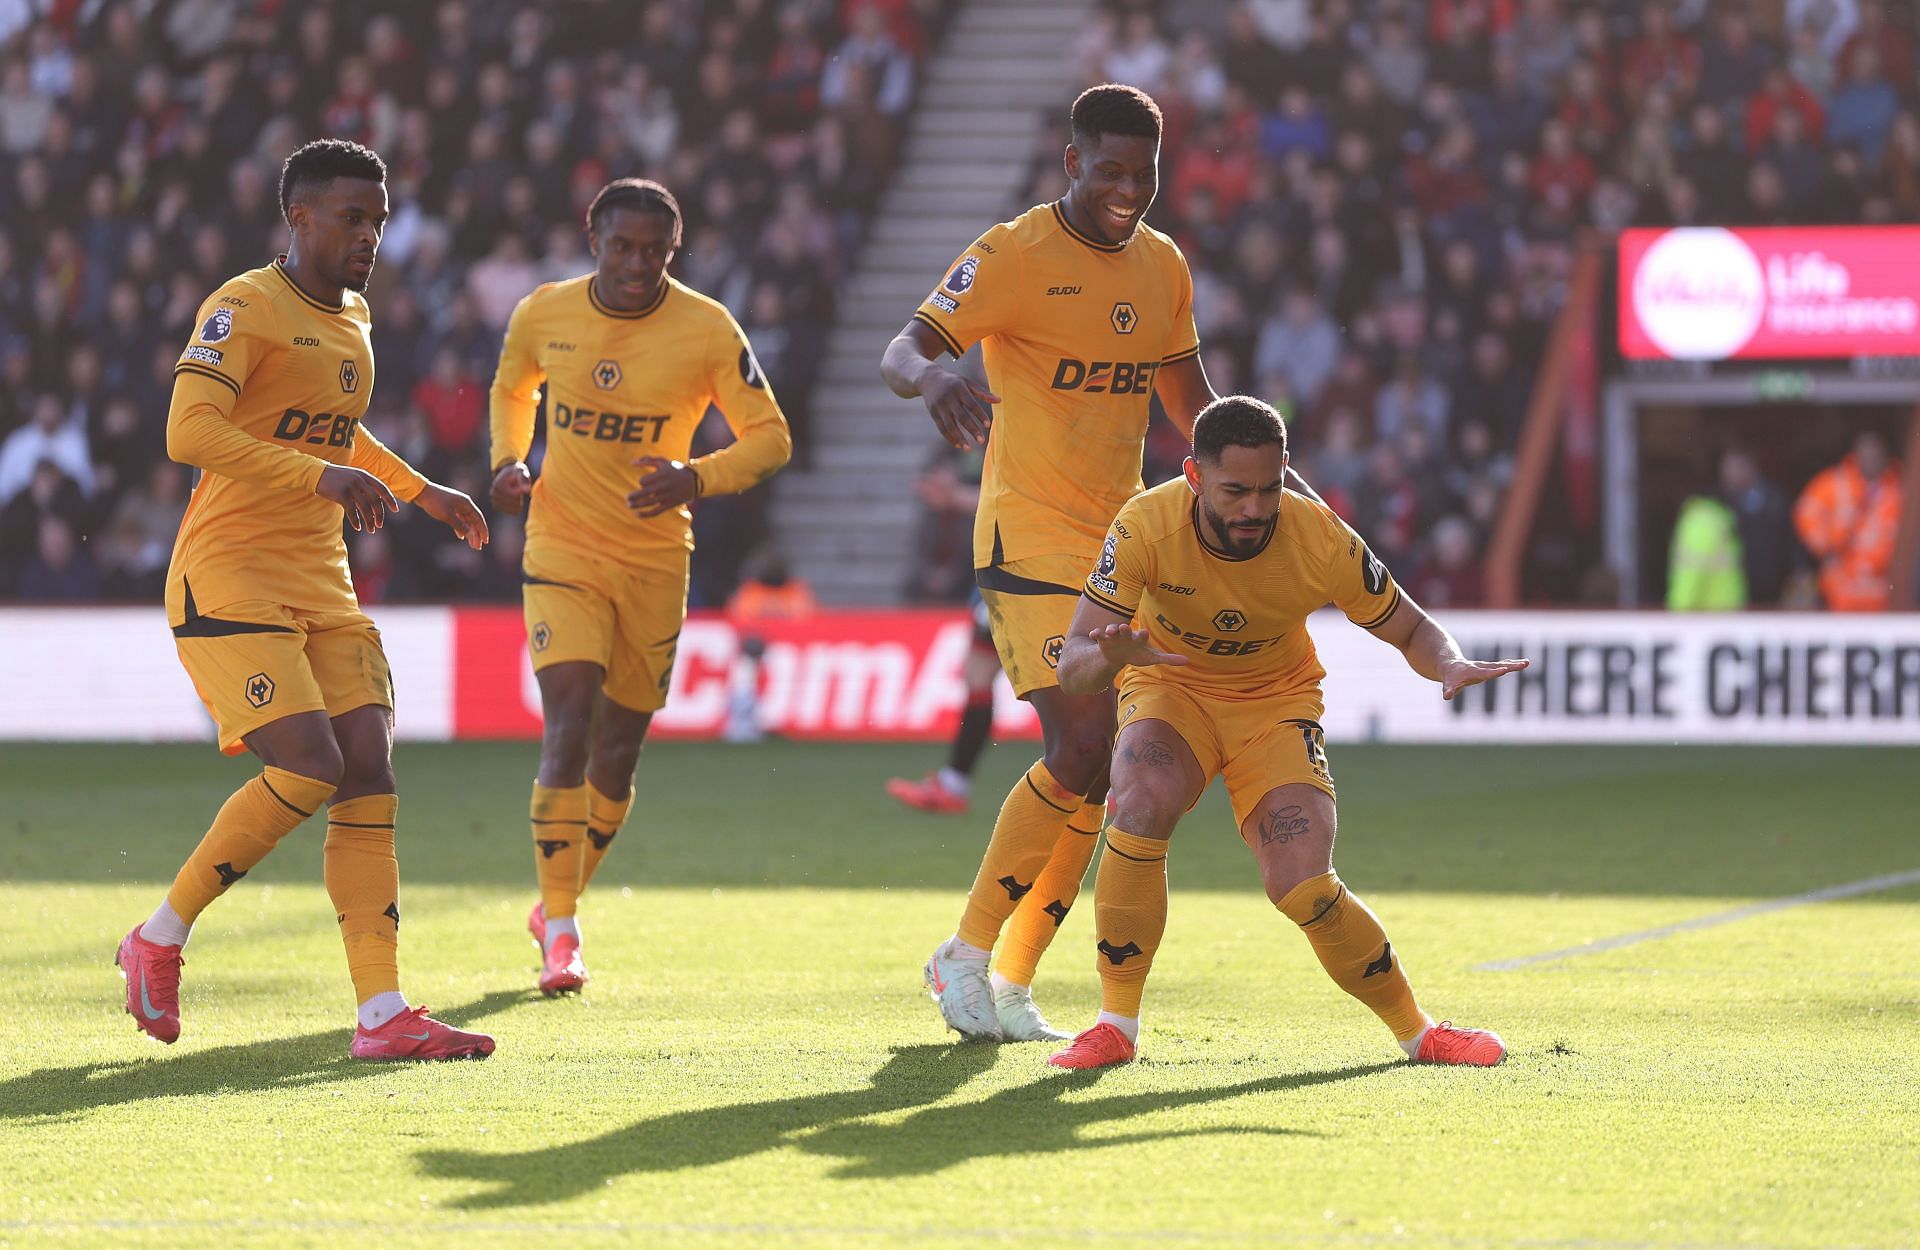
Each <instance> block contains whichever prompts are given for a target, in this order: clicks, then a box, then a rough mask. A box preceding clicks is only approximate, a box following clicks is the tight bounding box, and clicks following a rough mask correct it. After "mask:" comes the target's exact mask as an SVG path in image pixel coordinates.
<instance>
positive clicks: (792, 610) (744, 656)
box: [722, 547, 819, 742]
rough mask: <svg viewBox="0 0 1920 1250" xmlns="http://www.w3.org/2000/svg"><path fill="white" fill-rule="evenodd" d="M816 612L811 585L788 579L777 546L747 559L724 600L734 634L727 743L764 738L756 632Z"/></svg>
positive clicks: (761, 652) (760, 643) (760, 644)
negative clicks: (736, 645)
mask: <svg viewBox="0 0 1920 1250" xmlns="http://www.w3.org/2000/svg"><path fill="white" fill-rule="evenodd" d="M818 609H819V604H818V603H817V602H816V601H815V599H814V597H813V589H812V587H810V586H808V585H807V584H806V582H804V581H802V580H801V579H799V578H797V577H795V576H794V575H793V572H792V570H791V569H790V568H789V567H788V565H787V558H786V556H785V555H783V554H782V553H781V552H780V551H779V550H778V549H777V548H774V547H764V548H762V549H761V550H759V551H757V552H755V553H754V555H753V556H752V557H751V558H750V559H749V561H748V563H747V575H746V577H745V579H744V580H742V582H741V583H740V588H739V589H738V590H736V591H735V592H734V593H733V597H732V598H730V599H729V600H728V601H727V619H728V620H729V621H730V622H732V624H733V627H734V629H735V631H737V632H738V634H739V636H740V650H739V652H738V653H737V654H736V655H735V658H734V664H733V672H732V674H731V675H730V678H729V681H728V683H727V723H726V728H725V729H724V730H723V731H722V736H723V737H724V738H725V739H726V740H727V741H728V742H758V741H759V740H760V739H761V738H762V737H764V736H765V734H766V731H765V729H764V728H763V726H762V725H761V723H760V661H761V659H762V658H763V657H764V656H765V655H766V652H767V642H766V638H765V636H764V634H763V633H762V631H763V630H764V629H765V627H766V626H767V625H768V624H769V623H770V622H775V621H798V620H805V619H806V618H807V617H809V616H812V615H813V614H814V612H816V611H817V610H818Z"/></svg>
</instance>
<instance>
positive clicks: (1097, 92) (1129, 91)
mask: <svg viewBox="0 0 1920 1250" xmlns="http://www.w3.org/2000/svg"><path fill="white" fill-rule="evenodd" d="M1071 119H1072V122H1073V141H1074V143H1075V144H1077V145H1078V146H1080V147H1083V148H1086V147H1091V146H1093V145H1094V144H1096V143H1098V142H1100V138H1101V136H1102V135H1137V136H1138V137H1140V138H1142V139H1152V140H1153V141H1154V142H1155V143H1158V142H1159V141H1160V106H1159V105H1158V104H1155V103H1154V102H1153V97H1152V96H1150V95H1148V94H1147V93H1146V92H1144V91H1142V90H1140V88H1138V87H1129V86H1126V85H1125V84H1123V83H1117V82H1103V83H1101V84H1100V85H1099V86H1097V87H1088V88H1087V89H1086V90H1085V91H1082V92H1081V93H1080V98H1079V99H1077V100H1075V101H1074V102H1073V112H1072V114H1071Z"/></svg>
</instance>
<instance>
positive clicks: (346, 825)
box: [327, 816, 393, 829]
mask: <svg viewBox="0 0 1920 1250" xmlns="http://www.w3.org/2000/svg"><path fill="white" fill-rule="evenodd" d="M327 823H328V824H330V825H339V826H340V827H341V828H342V829H391V828H393V826H392V825H363V824H361V823H360V822H359V821H355V820H335V819H333V818H332V817H331V816H329V817H328V818H327Z"/></svg>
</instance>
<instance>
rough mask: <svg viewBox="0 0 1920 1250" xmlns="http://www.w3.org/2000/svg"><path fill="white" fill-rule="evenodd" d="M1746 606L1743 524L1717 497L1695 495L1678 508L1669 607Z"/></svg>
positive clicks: (1692, 609)
mask: <svg viewBox="0 0 1920 1250" xmlns="http://www.w3.org/2000/svg"><path fill="white" fill-rule="evenodd" d="M1746 606H1747V574H1746V569H1745V568H1744V567H1743V565H1742V562H1741V550H1740V521H1739V518H1737V517H1735V516H1734V514H1733V509H1732V508H1729V507H1728V506H1727V505H1726V504H1724V503H1721V502H1720V501H1719V500H1718V499H1713V498H1710V497H1708V496H1706V495H1695V496H1693V497H1692V498H1690V499H1688V500H1687V501H1686V502H1685V503H1683V504H1681V505H1680V519H1679V521H1677V522H1676V523H1675V524H1674V527H1673V549H1672V552H1671V555H1670V557H1669V559H1668V562H1667V607H1668V608H1669V609H1670V610H1672V611H1675V612H1732V611H1736V610H1738V609H1740V608H1744V607H1746Z"/></svg>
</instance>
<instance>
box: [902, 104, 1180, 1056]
mask: <svg viewBox="0 0 1920 1250" xmlns="http://www.w3.org/2000/svg"><path fill="white" fill-rule="evenodd" d="M1071 122H1072V132H1073V133H1072V142H1071V143H1070V144H1068V146H1067V149H1066V156H1065V160H1066V173H1067V179H1068V182H1069V190H1068V192H1067V194H1066V196H1065V197H1064V198H1062V199H1061V200H1060V201H1059V202H1057V203H1053V204H1042V205H1040V206H1038V207H1036V208H1032V209H1029V210H1028V211H1027V212H1025V213H1023V214H1021V215H1020V216H1019V217H1017V218H1015V219H1014V220H1013V221H1010V222H1006V223H1004V224H1001V225H998V226H995V227H993V228H992V229H991V230H989V231H987V232H986V233H985V234H984V235H982V236H980V238H979V239H978V240H977V241H976V242H975V243H974V244H973V246H971V247H969V248H968V249H967V250H966V251H965V252H964V253H963V254H962V255H961V256H960V258H959V260H958V261H957V262H956V263H955V264H954V266H953V268H952V269H951V270H950V271H949V272H948V273H947V275H946V277H945V278H944V279H943V280H942V281H941V283H940V285H939V287H938V288H936V289H935V290H934V292H933V293H932V294H931V295H929V296H928V297H927V300H926V302H925V303H924V304H922V305H921V306H920V309H919V311H917V312H915V313H914V315H913V320H912V321H910V322H908V323H907V327H906V328H905V329H904V330H902V331H901V332H900V334H899V335H898V336H897V337H896V338H895V339H894V340H893V342H892V343H890V344H889V345H888V346H887V351H886V356H885V358H884V359H883V361H882V362H881V373H882V374H883V375H884V377H885V378H886V380H887V384H888V386H890V387H891V388H892V389H893V391H894V393H895V394H897V395H900V396H902V397H907V398H911V397H914V396H918V397H920V398H921V399H922V400H924V401H925V403H926V406H927V411H928V413H930V414H931V415H932V417H933V420H934V423H935V424H936V425H938V426H939V428H940V432H941V433H942V434H943V435H944V436H945V437H946V438H947V440H948V441H949V442H951V443H952V444H953V445H954V446H956V447H958V448H961V449H962V450H965V449H968V448H970V447H973V446H977V445H980V444H982V443H985V444H986V446H987V462H986V473H985V476H984V478H983V480H982V483H981V491H980V506H979V510H978V512H977V513H976V515H975V521H974V538H973V545H974V551H973V562H974V569H975V580H976V582H977V584H978V585H979V587H980V591H981V595H982V597H983V598H984V599H985V601H986V606H987V613H988V617H989V619H990V621H991V623H992V629H993V637H994V642H995V644H996V645H997V646H998V648H999V651H1000V662H1001V666H1002V667H1003V668H1004V669H1005V671H1006V673H1007V677H1008V679H1009V680H1010V681H1011V682H1012V684H1013V689H1014V693H1015V694H1017V695H1019V696H1020V697H1021V698H1023V699H1026V700H1028V701H1029V702H1030V703H1032V704H1033V708H1034V711H1035V712H1036V713H1037V714H1038V716H1039V718H1040V729H1041V735H1042V737H1043V739H1044V744H1045V745H1044V752H1043V755H1042V757H1041V759H1040V760H1039V761H1038V762H1036V763H1035V764H1034V765H1033V767H1032V768H1030V769H1028V770H1027V773H1026V775H1025V776H1024V777H1022V778H1021V779H1020V780H1019V781H1018V782H1016V783H1015V784H1014V787H1013V791H1012V792H1011V793H1010V794H1009V795H1008V796H1007V798H1006V801H1005V802H1004V803H1003V804H1002V806H1001V808H1000V814H999V818H998V819H997V820H996V821H995V822H994V828H993V837H992V840H991V841H990V842H989V843H988V845H987V851H986V855H985V857H984V858H983V859H982V861H981V865H980V872H979V875H978V876H977V877H976V878H975V880H974V883H973V889H972V891H971V893H970V894H969V895H968V898H967V906H966V910H965V912H964V914H963V915H962V917H961V920H960V925H959V928H958V930H957V931H956V932H955V934H954V936H953V937H952V938H951V939H949V940H948V941H946V942H944V943H942V944H941V945H940V946H939V947H938V948H937V949H936V950H935V951H934V953H933V956H932V957H931V958H930V959H928V960H927V964H926V969H925V973H924V976H925V981H926V984H927V987H928V989H929V990H930V991H931V992H932V994H933V996H934V997H935V999H936V1000H937V1001H938V1002H939V1004H940V1014H941V1015H942V1017H944V1018H945V1020H946V1022H947V1023H948V1024H949V1025H950V1026H952V1027H953V1028H954V1029H957V1030H958V1031H959V1032H960V1033H961V1034H962V1035H963V1036H966V1037H970V1038H980V1039H987V1040H994V1041H1000V1040H1006V1041H1039V1040H1047V1039H1058V1038H1063V1037H1064V1036H1065V1034H1062V1033H1060V1032H1058V1031H1056V1030H1054V1029H1052V1028H1051V1027H1049V1026H1048V1024H1047V1022H1046V1020H1045V1019H1044V1018H1043V1017H1042V1016H1041V1014H1040V1012H1039V1010H1038V1009H1037V1008H1036V1007H1035V1006H1034V1004H1033V998H1032V992H1031V988H1030V987H1031V986H1032V983H1033V976H1034V971H1035V968H1036V967H1037V965H1038V962H1039V959H1040V956H1041V954H1042V952H1044V951H1045V950H1046V947H1047V944H1048V943H1049V942H1050V941H1051V940H1052V938H1053V934H1054V931H1055V929H1056V928H1057V927H1058V926H1059V924H1060V922H1061V921H1063V920H1064V919H1065V918H1066V915H1067V910H1068V908H1069V907H1071V906H1072V905H1073V900H1074V898H1075V897H1076V895H1077V894H1078V893H1079V889H1080V881H1081V878H1082V877H1084V876H1085V875H1086V869H1087V864H1088V862H1089V861H1090V860H1091V859H1092V856H1093V851H1094V845H1095V843H1096V841H1097V840H1098V836H1099V833H1100V826H1101V821H1102V817H1103V804H1104V799H1105V796H1106V785H1107V762H1108V757H1109V755H1110V754H1111V751H1112V746H1113V732H1114V704H1113V696H1112V695H1111V694H1109V693H1091V694H1070V693H1068V692H1066V691H1064V690H1062V689H1061V688H1060V686H1059V684H1058V682H1057V680H1056V678H1055V674H1054V668H1055V666H1056V665H1057V664H1058V663H1059V659H1060V648H1061V646H1062V645H1063V644H1064V642H1065V640H1066V633H1067V626H1068V623H1069V622H1070V621H1071V619H1072V617H1073V608H1074V604H1075V602H1076V601H1077V600H1078V597H1079V593H1080V586H1081V584H1082V582H1083V581H1084V580H1085V578H1086V571H1087V569H1088V568H1090V567H1092V565H1093V562H1094V560H1095V558H1096V557H1097V555H1098V554H1099V550H1100V539H1101V536H1102V535H1103V534H1104V533H1105V531H1106V527H1107V523H1108V522H1109V521H1110V520H1112V519H1113V514H1114V513H1115V512H1116V511H1117V510H1118V509H1119V507H1120V505H1121V504H1123V503H1125V502H1126V500H1127V498H1128V497H1129V496H1130V495H1132V494H1133V493H1134V492H1136V491H1138V490H1139V489H1140V460H1141V448H1142V445H1143V443H1144V442H1145V438H1146V430H1147V417H1148V411H1149V408H1150V406H1151V404H1152V401H1153V397H1154V396H1155V395H1156V394H1157V395H1159V397H1160V401H1161V403H1162V405H1163V406H1164V407H1165V408H1166V411H1167V414H1168V416H1169V417H1171V418H1172V420H1173V421H1174V422H1175V423H1176V424H1177V425H1179V426H1180V427H1181V428H1182V429H1183V430H1184V429H1187V428H1189V427H1190V425H1191V422H1192V416H1193V414H1194V413H1196V412H1197V411H1199V409H1200V407H1201V405H1202V404H1204V403H1206V402H1207V401H1208V400H1209V399H1211V398H1212V397H1213V396H1212V391H1211V388H1209V386H1208V385H1207V379H1206V372H1205V370H1204V369H1202V368H1201V365H1200V359H1199V353H1200V344H1199V338H1198V335H1197V332H1196V331H1195V329H1194V323H1193V280H1192V277H1191V275H1189V273H1188V272H1187V264H1186V261H1185V259H1184V258H1182V256H1181V255H1180V250H1179V249H1178V248H1177V247H1175V246H1174V244H1173V241H1172V240H1171V239H1169V238H1167V237H1166V236H1165V235H1163V234H1161V233H1159V232H1158V231H1156V230H1154V229H1152V228H1151V227H1149V226H1147V225H1145V224H1144V223H1143V221H1142V218H1143V217H1144V216H1145V215H1146V211H1147V208H1148V206H1149V205H1151V204H1152V203H1153V197H1154V192H1155V190H1156V187H1157V179H1158V164H1159V154H1160V110H1159V108H1158V107H1157V106H1156V105H1155V104H1154V102H1153V101H1152V99H1150V98H1149V97H1148V96H1147V95H1146V94H1145V93H1144V92H1141V91H1138V90H1136V89H1134V88H1132V87H1123V86H1117V85H1114V84H1106V85H1103V86H1098V87H1093V88H1089V89H1088V90H1087V91H1085V92H1082V93H1081V95H1080V97H1079V99H1077V100H1075V101H1074V103H1073V111H1072V114H1071ZM975 342H984V344H985V347H984V355H985V360H986V369H987V380H988V385H989V386H990V387H993V388H996V389H997V390H999V391H1000V392H1002V393H1004V395H1005V398H1004V400H1003V399H1002V397H1001V395H1000V394H995V393H993V391H990V390H987V389H984V388H981V387H979V386H976V385H974V384H973V383H971V382H969V381H968V380H967V379H965V378H964V377H962V376H961V375H960V374H958V373H957V372H955V371H954V370H952V369H950V368H948V367H946V366H943V365H941V364H939V363H937V358H938V357H939V356H940V355H941V353H942V352H947V353H951V354H952V355H953V356H954V357H955V358H956V359H957V358H958V357H960V356H961V355H963V354H964V353H965V352H966V350H967V348H968V347H970V346H971V345H972V344H974V343H975ZM993 405H999V406H1000V407H1001V409H1002V411H1001V413H1000V415H999V416H998V417H997V418H996V417H995V416H994V413H993ZM989 431H991V439H990V440H989V437H988V436H989ZM1010 917H1011V924H1010V926H1009V918H1010ZM1003 927H1006V928H1007V929H1008V934H1007V936H1008V942H1007V944H1006V947H1005V949H1003V951H1002V954H1001V958H1000V962H999V966H998V968H997V969H995V970H994V973H993V975H992V977H991V978H989V976H988V971H987V960H988V957H989V955H990V953H991V951H992V948H993V947H994V945H995V943H996V942H997V941H998V940H999V938H1000V936H1001V931H1002V929H1003Z"/></svg>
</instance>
